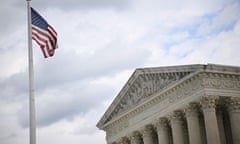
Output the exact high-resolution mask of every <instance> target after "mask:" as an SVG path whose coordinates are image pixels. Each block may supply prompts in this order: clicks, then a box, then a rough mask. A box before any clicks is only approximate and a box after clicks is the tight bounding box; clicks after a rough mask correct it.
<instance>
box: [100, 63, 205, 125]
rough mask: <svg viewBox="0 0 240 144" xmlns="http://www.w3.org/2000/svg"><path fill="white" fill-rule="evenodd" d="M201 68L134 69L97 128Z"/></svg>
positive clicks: (189, 66)
mask: <svg viewBox="0 0 240 144" xmlns="http://www.w3.org/2000/svg"><path fill="white" fill-rule="evenodd" d="M203 67H204V65H185V66H172V67H158V68H142V69H136V70H135V72H134V73H133V74H132V76H131V77H130V79H129V80H128V82H127V83H126V84H125V85H124V87H123V88H122V90H121V91H120V93H119V94H118V95H117V97H116V98H115V99H114V101H113V103H112V104H111V105H110V107H109V108H108V109H107V111H106V112H105V114H104V116H103V117H102V118H101V120H100V121H99V123H98V124H97V126H98V127H101V126H102V125H104V124H106V123H108V122H109V121H111V120H112V119H114V118H116V117H117V116H119V115H121V114H123V113H125V112H127V111H128V110H130V109H131V108H134V107H135V106H137V105H138V104H140V103H142V102H143V101H145V100H147V99H149V98H150V97H151V96H153V95H154V94H156V93H158V92H160V91H161V90H163V89H165V88H167V87H169V86H170V85H173V84H174V83H176V82H177V81H179V80H180V79H182V78H183V77H185V76H187V75H189V74H190V73H192V72H195V71H197V70H199V69H202V68H203Z"/></svg>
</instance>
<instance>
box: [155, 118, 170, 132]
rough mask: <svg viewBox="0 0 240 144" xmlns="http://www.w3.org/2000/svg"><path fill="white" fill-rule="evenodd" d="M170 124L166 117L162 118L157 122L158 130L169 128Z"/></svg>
mask: <svg viewBox="0 0 240 144" xmlns="http://www.w3.org/2000/svg"><path fill="white" fill-rule="evenodd" d="M168 123H169V120H168V119H167V118H166V117H162V118H160V119H159V120H158V121H157V122H156V127H157V130H160V129H166V128H168Z"/></svg>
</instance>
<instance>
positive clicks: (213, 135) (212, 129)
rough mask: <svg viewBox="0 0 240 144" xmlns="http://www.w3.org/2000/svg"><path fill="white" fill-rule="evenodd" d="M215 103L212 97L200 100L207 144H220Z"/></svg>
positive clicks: (214, 98)
mask: <svg viewBox="0 0 240 144" xmlns="http://www.w3.org/2000/svg"><path fill="white" fill-rule="evenodd" d="M215 102H216V97H214V96H208V97H203V99H202V100H201V104H202V110H203V115H204V122H205V129H206V135H207V143H208V144H220V136H219V128H218V123H217V117H216V109H215V107H216V103H215Z"/></svg>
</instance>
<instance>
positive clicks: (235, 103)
mask: <svg viewBox="0 0 240 144" xmlns="http://www.w3.org/2000/svg"><path fill="white" fill-rule="evenodd" d="M228 111H229V118H230V123H231V129H232V138H233V144H239V143H240V123H239V122H240V97H235V98H234V97H233V98H230V102H229V107H228Z"/></svg>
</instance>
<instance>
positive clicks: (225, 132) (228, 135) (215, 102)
mask: <svg viewBox="0 0 240 144" xmlns="http://www.w3.org/2000/svg"><path fill="white" fill-rule="evenodd" d="M97 127H98V128H99V129H101V130H104V131H105V132H106V141H107V144H240V67H233V66H223V65H214V64H208V65H184V66H171V67H156V68H142V69H136V71H135V72H134V73H133V74H132V76H131V77H130V79H129V80H128V81H127V83H126V84H125V85H124V87H123V88H122V90H121V91H120V92H119V94H118V95H117V97H116V98H115V99H114V101H113V102H112V104H111V105H110V106H109V108H108V109H107V111H106V112H105V114H104V115H103V116H102V118H101V119H100V121H99V122H98V124H97Z"/></svg>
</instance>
